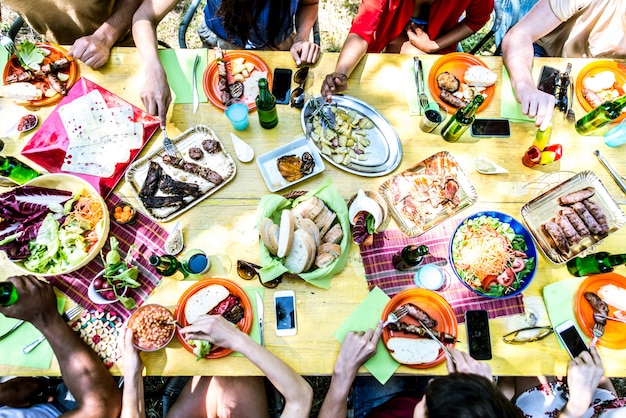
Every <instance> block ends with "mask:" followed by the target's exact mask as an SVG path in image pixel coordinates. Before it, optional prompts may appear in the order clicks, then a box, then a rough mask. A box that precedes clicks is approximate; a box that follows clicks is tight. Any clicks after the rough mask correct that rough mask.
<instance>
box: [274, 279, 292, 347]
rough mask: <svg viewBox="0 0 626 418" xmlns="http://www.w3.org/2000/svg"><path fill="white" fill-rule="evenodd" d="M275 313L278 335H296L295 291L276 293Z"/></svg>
mask: <svg viewBox="0 0 626 418" xmlns="http://www.w3.org/2000/svg"><path fill="white" fill-rule="evenodd" d="M274 312H275V313H276V335H278V336H279V337H283V336H286V335H296V334H297V333H298V327H297V325H296V294H295V293H294V291H293V290H277V291H276V292H274Z"/></svg>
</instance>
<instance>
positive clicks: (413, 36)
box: [401, 22, 474, 54]
mask: <svg viewBox="0 0 626 418" xmlns="http://www.w3.org/2000/svg"><path fill="white" fill-rule="evenodd" d="M473 33H474V31H473V30H472V29H471V28H470V27H469V26H467V25H466V24H465V23H463V22H459V23H458V24H457V25H456V26H454V27H453V28H452V29H450V30H449V31H448V32H446V33H444V34H442V35H441V36H439V37H437V39H430V37H429V36H428V33H426V32H425V31H424V30H422V29H421V28H420V27H419V26H418V25H416V24H414V23H411V24H410V25H409V27H408V28H407V31H406V34H407V36H408V38H409V43H410V46H411V47H413V48H414V49H413V50H409V49H408V45H406V46H405V45H403V46H402V50H401V53H403V54H405V53H412V54H419V53H425V54H434V53H436V52H438V51H439V50H440V49H443V48H447V47H449V46H450V45H453V44H456V43H458V42H460V41H462V40H463V39H465V38H467V37H468V36H470V35H471V34H473Z"/></svg>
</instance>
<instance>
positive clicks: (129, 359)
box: [119, 327, 143, 376]
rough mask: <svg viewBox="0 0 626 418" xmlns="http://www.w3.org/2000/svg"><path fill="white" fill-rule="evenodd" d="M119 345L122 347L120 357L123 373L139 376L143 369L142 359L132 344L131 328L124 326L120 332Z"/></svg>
mask: <svg viewBox="0 0 626 418" xmlns="http://www.w3.org/2000/svg"><path fill="white" fill-rule="evenodd" d="M119 345H120V346H121V347H122V358H123V359H124V375H125V376H130V375H133V376H141V372H142V370H143V361H142V360H141V357H140V356H139V351H138V350H137V349H136V348H135V346H134V345H133V330H132V329H130V328H128V327H124V329H123V330H122V333H121V341H120V342H119Z"/></svg>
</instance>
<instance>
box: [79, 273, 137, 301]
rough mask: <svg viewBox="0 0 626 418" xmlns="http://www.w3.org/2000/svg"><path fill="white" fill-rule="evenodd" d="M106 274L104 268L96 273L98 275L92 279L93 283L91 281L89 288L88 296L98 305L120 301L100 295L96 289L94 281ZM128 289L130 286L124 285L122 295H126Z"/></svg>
mask: <svg viewBox="0 0 626 418" xmlns="http://www.w3.org/2000/svg"><path fill="white" fill-rule="evenodd" d="M102 276H104V270H103V271H101V272H100V273H98V274H97V275H96V277H94V278H93V279H92V280H91V283H89V288H88V290H87V296H89V299H91V301H92V302H93V303H97V304H98V305H109V304H111V303H115V302H117V301H118V299H113V300H109V299H107V298H105V297H103V296H102V295H100V293H98V291H96V287H95V286H94V282H95V281H96V279H98V278H100V277H102ZM127 290H128V286H126V287H124V290H123V291H122V294H121V295H120V296H124V295H125V294H126V291H127Z"/></svg>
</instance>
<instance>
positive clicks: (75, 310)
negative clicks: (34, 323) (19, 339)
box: [22, 305, 85, 354]
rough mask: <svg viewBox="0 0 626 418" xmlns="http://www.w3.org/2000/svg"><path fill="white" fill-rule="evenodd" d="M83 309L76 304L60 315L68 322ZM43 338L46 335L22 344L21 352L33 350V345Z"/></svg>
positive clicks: (35, 345)
mask: <svg viewBox="0 0 626 418" xmlns="http://www.w3.org/2000/svg"><path fill="white" fill-rule="evenodd" d="M84 310H85V308H83V307H82V306H80V305H76V306H74V307H73V308H70V309H68V310H67V311H65V312H63V314H61V317H62V318H63V320H64V321H65V322H70V321H71V320H73V319H74V318H76V317H77V316H78V315H80V314H81V313H83V311H84ZM45 339H46V337H45V336H43V335H42V336H41V337H39V338H37V339H36V340H35V341H33V342H32V343H29V344H28V345H26V346H24V348H22V353H24V354H28V353H30V352H31V351H33V350H34V349H35V347H37V346H38V345H39V344H41V343H42V341H43V340H45Z"/></svg>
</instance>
